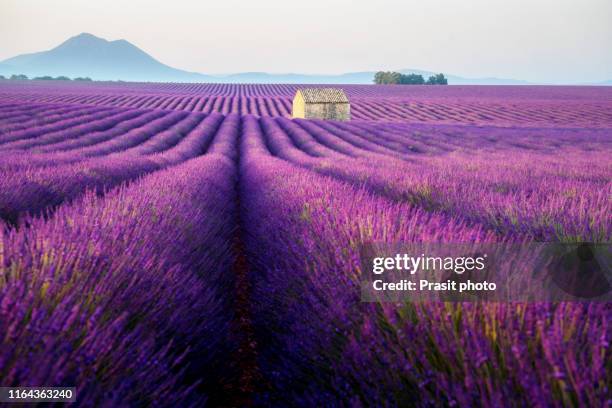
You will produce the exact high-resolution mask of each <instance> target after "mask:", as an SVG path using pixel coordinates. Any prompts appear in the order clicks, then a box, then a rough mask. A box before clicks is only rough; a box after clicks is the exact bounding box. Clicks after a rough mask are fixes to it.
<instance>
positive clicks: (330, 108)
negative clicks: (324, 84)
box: [293, 103, 351, 120]
mask: <svg viewBox="0 0 612 408" xmlns="http://www.w3.org/2000/svg"><path fill="white" fill-rule="evenodd" d="M304 113H305V115H304V116H302V117H305V118H306V119H329V120H350V119H351V105H350V104H348V103H309V104H306V105H305V112H304ZM293 117H297V116H295V114H294V115H293Z"/></svg>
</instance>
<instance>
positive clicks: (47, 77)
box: [32, 75, 53, 81]
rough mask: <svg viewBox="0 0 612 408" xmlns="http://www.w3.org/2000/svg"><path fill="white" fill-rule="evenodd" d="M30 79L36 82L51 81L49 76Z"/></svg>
mask: <svg viewBox="0 0 612 408" xmlns="http://www.w3.org/2000/svg"><path fill="white" fill-rule="evenodd" d="M32 79H34V80H37V81H50V80H52V79H53V77H52V76H49V75H45V76H39V77H35V78H32Z"/></svg>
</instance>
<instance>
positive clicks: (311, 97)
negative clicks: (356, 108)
mask: <svg viewBox="0 0 612 408" xmlns="http://www.w3.org/2000/svg"><path fill="white" fill-rule="evenodd" d="M298 92H300V93H301V94H302V97H303V98H304V102H306V103H349V100H348V98H347V97H346V94H345V93H344V91H343V90H342V89H338V88H300V89H298Z"/></svg>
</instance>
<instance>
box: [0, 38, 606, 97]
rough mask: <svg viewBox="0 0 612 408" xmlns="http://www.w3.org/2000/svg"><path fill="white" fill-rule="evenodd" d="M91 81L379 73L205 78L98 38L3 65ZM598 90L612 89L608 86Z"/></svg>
mask: <svg viewBox="0 0 612 408" xmlns="http://www.w3.org/2000/svg"><path fill="white" fill-rule="evenodd" d="M399 71H400V72H402V73H404V74H408V73H416V74H421V75H423V76H424V77H425V79H427V78H428V77H429V76H430V75H433V74H435V73H437V72H431V71H423V70H418V69H401V70H399ZM13 74H25V75H27V76H29V77H30V78H32V77H36V76H46V75H51V76H60V75H64V76H68V77H70V78H74V77H90V78H92V79H95V80H123V81H144V82H227V83H294V84H296V83H299V84H371V83H372V80H373V78H374V74H375V72H374V71H365V72H350V73H346V74H339V75H315V74H299V73H298V74H296V73H287V74H276V73H275V74H270V73H265V72H243V73H237V74H230V75H205V74H200V73H197V72H188V71H184V70H180V69H177V68H172V67H170V66H168V65H165V64H163V63H161V62H159V61H158V60H156V59H155V58H153V57H152V56H150V55H149V54H147V53H146V52H144V51H142V50H141V49H140V48H138V47H136V46H135V45H133V44H131V43H130V42H128V41H126V40H117V41H107V40H105V39H103V38H99V37H96V36H94V35H92V34H87V33H83V34H79V35H77V36H75V37H72V38H69V39H68V40H66V41H65V42H63V43H62V44H60V45H58V46H57V47H55V48H53V49H51V50H48V51H42V52H36V53H32V54H22V55H18V56H16V57H13V58H9V59H7V60H4V61H0V75H4V76H6V77H8V76H10V75H13ZM445 75H446V77H447V78H448V83H449V84H450V85H529V84H530V83H529V82H527V81H521V80H516V79H504V78H464V77H460V76H456V75H449V74H447V73H445ZM598 85H612V81H606V82H604V83H600V84H598Z"/></svg>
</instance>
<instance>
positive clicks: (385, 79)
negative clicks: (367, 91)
mask: <svg viewBox="0 0 612 408" xmlns="http://www.w3.org/2000/svg"><path fill="white" fill-rule="evenodd" d="M401 81H402V74H400V73H399V72H389V71H387V72H384V71H379V72H377V73H376V74H375V75H374V83H375V84H378V85H389V84H400V83H401Z"/></svg>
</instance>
